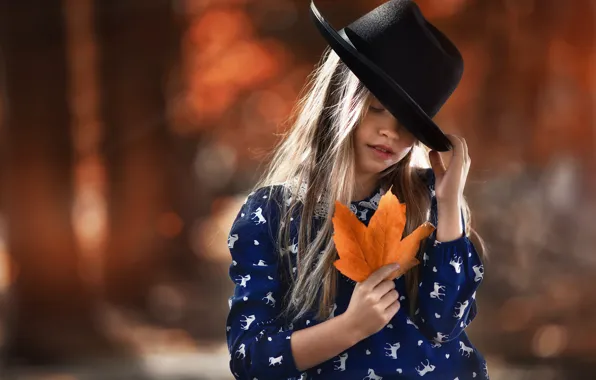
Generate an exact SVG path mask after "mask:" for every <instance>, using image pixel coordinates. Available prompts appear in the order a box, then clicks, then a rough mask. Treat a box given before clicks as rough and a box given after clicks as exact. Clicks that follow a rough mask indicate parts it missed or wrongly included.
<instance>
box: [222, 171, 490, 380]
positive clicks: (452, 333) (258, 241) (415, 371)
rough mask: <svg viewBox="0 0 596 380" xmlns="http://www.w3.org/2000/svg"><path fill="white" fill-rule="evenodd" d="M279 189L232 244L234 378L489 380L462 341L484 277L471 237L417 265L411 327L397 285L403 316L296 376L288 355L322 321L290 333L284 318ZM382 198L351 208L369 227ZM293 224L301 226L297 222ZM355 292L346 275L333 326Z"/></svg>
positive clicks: (433, 247) (240, 219) (235, 231)
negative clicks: (297, 334) (300, 334)
mask: <svg viewBox="0 0 596 380" xmlns="http://www.w3.org/2000/svg"><path fill="white" fill-rule="evenodd" d="M427 173H428V175H427V178H428V185H429V191H430V193H431V199H432V208H431V220H430V221H431V222H432V223H433V224H435V225H436V223H437V203H436V199H435V198H434V176H433V175H432V171H431V170H430V169H429V170H428V171H427ZM281 186H282V185H278V186H271V187H266V188H261V189H258V190H257V191H255V192H254V193H251V194H250V195H249V196H248V198H247V200H246V202H245V203H244V205H243V206H242V208H241V210H240V211H239V212H238V215H237V217H236V220H235V221H234V224H233V226H232V229H231V231H230V234H229V237H228V247H229V249H230V252H231V255H232V264H231V265H230V268H229V275H230V278H231V280H232V281H233V282H234V283H235V284H236V286H235V290H234V294H233V295H232V297H230V299H229V306H230V311H229V314H228V318H227V322H226V325H227V326H226V336H227V343H228V349H229V352H230V370H231V371H232V373H233V374H234V376H235V377H236V379H247V380H248V379H250V380H254V379H257V380H269V379H271V380H273V379H299V378H300V379H325V380H335V379H341V380H352V379H358V380H360V379H362V380H381V379H385V380H388V379H421V378H422V379H424V380H428V379H441V380H445V379H449V380H452V379H458V380H467V379H477V380H479V379H488V378H489V377H488V370H487V365H486V361H485V359H484V357H483V356H482V355H481V354H480V353H479V352H478V350H477V349H476V348H475V347H474V345H473V344H472V343H471V342H470V340H469V339H468V336H467V335H466V332H465V328H466V327H467V326H468V325H469V324H470V322H471V321H472V320H473V319H474V317H475V316H476V312H477V307H476V301H475V296H476V289H477V288H478V286H479V285H480V283H481V282H482V276H483V273H484V269H483V266H482V262H481V260H480V258H479V256H478V253H477V252H476V250H475V248H474V246H473V245H472V243H471V241H470V240H469V239H468V237H466V236H463V237H461V238H459V239H456V240H454V241H450V242H443V243H441V242H438V241H436V240H435V233H436V232H435V233H433V235H431V236H430V237H429V239H428V240H427V241H426V243H427V244H426V249H425V252H424V256H423V261H422V262H421V264H420V284H419V308H418V309H417V311H416V314H415V316H414V318H413V319H411V318H409V317H408V315H407V309H408V308H407V305H408V302H409V300H408V299H407V294H406V287H405V280H404V277H403V276H402V277H400V278H399V279H396V280H394V281H395V283H396V290H397V291H398V292H399V294H400V301H401V303H402V307H401V308H400V310H399V311H398V312H397V314H396V315H395V316H394V317H393V318H392V320H391V321H390V322H389V323H388V324H387V325H386V326H385V327H384V328H383V329H381V330H380V331H379V332H377V333H376V334H373V335H371V336H369V337H368V338H366V339H364V340H362V341H360V342H359V343H357V344H356V345H354V346H352V347H350V348H348V349H347V350H345V351H344V352H342V353H340V354H339V355H337V356H336V357H334V358H332V359H330V360H328V361H326V362H323V363H321V364H319V365H317V366H315V367H313V368H310V369H308V370H306V371H304V372H300V371H298V369H297V368H296V364H295V362H294V358H293V356H292V350H291V346H290V339H291V337H292V333H293V332H294V331H297V330H300V329H303V328H308V327H311V326H314V325H315V324H317V323H320V322H318V321H316V320H315V319H314V317H313V315H315V314H314V313H313V314H311V315H310V316H309V315H307V316H305V317H304V318H302V319H301V320H300V321H298V322H295V323H293V324H290V323H288V321H285V320H282V319H281V318H280V317H279V313H280V310H281V300H282V299H283V298H284V295H285V293H286V292H287V290H288V284H287V283H285V281H284V280H283V278H285V277H282V276H280V270H282V268H283V267H285V266H286V264H285V263H281V262H280V259H279V254H278V252H277V248H276V244H275V239H274V237H275V236H276V233H275V231H276V229H277V228H279V207H278V205H277V203H276V202H270V201H271V199H270V198H273V197H280V198H278V199H277V201H278V202H283V201H284V199H282V198H281V197H282V196H283V195H282V194H283V191H282V190H283V189H282V188H281ZM270 190H273V191H272V192H271V191H270ZM382 194H383V191H382V190H381V189H380V188H379V189H377V190H376V191H375V192H374V193H373V194H372V195H370V196H369V197H367V198H366V199H363V200H361V201H358V202H352V204H351V205H350V208H351V209H352V211H353V212H354V213H355V214H356V215H357V216H358V217H359V218H360V220H362V222H363V223H365V224H366V225H368V222H369V221H370V218H371V217H372V216H373V215H374V212H375V210H376V208H377V207H378V202H379V199H380V197H381V195H382ZM316 222H317V221H315V225H316ZM292 223H299V221H298V219H297V218H294V220H293V222H292ZM293 231H297V229H296V228H293ZM296 240H297V239H296ZM296 240H294V241H296ZM423 243H425V242H423ZM288 249H289V250H290V252H291V254H290V255H289V256H290V257H292V258H291V260H292V263H293V264H294V266H295V252H297V247H296V245H295V244H294V245H293V246H290V247H288ZM292 253H294V254H292ZM354 286H355V282H354V281H352V280H351V279H349V278H347V277H345V276H344V275H342V274H341V273H340V274H339V281H338V285H337V296H336V299H335V303H334V305H333V309H332V314H331V316H330V318H333V317H335V316H337V315H339V314H341V313H343V312H345V310H346V309H347V307H348V304H349V302H350V298H351V295H352V292H353V290H354Z"/></svg>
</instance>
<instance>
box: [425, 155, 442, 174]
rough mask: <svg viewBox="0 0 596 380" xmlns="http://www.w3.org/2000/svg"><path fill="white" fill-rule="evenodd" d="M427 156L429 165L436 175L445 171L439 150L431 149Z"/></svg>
mask: <svg viewBox="0 0 596 380" xmlns="http://www.w3.org/2000/svg"><path fill="white" fill-rule="evenodd" d="M428 158H429V161H430V166H431V168H432V170H433V172H435V175H436V176H440V175H442V174H443V173H445V171H446V169H445V163H444V162H443V158H442V157H441V154H440V153H439V152H437V151H436V150H431V151H430V153H429V154H428Z"/></svg>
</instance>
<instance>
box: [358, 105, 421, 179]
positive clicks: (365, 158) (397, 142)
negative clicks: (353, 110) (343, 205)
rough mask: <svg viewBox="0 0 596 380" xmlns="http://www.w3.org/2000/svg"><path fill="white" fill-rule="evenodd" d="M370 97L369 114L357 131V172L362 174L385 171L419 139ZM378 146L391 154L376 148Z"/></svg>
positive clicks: (402, 156)
mask: <svg viewBox="0 0 596 380" xmlns="http://www.w3.org/2000/svg"><path fill="white" fill-rule="evenodd" d="M371 97H372V100H371V103H370V106H369V109H368V112H367V114H366V116H365V117H364V120H363V121H362V123H361V124H360V125H359V126H358V127H357V128H356V132H355V148H356V172H357V173H358V174H359V175H367V174H378V173H380V172H382V171H383V170H385V169H387V168H388V167H390V166H392V165H394V164H396V163H397V162H399V161H400V160H401V159H402V158H404V157H405V155H406V154H408V152H409V151H410V149H412V146H414V144H415V143H416V138H415V137H414V136H413V135H412V134H411V133H410V132H409V131H408V130H407V129H406V128H405V127H403V126H402V125H401V124H400V123H399V122H398V121H397V119H395V117H393V115H392V114H391V113H389V111H387V110H386V109H385V107H383V105H382V104H381V103H380V102H379V101H378V100H377V98H375V97H374V96H372V95H371ZM379 145H381V146H384V148H385V149H386V150H390V151H391V152H389V153H385V152H382V151H379V150H378V149H376V148H373V146H379Z"/></svg>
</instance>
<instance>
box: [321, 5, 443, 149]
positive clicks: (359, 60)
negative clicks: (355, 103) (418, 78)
mask: <svg viewBox="0 0 596 380" xmlns="http://www.w3.org/2000/svg"><path fill="white" fill-rule="evenodd" d="M310 14H311V17H312V19H313V22H314V23H315V25H316V26H317V28H318V29H319V32H320V33H321V34H322V35H323V37H324V38H325V40H327V42H328V43H329V46H330V47H331V48H332V49H333V50H334V51H335V53H336V54H337V55H338V56H339V58H340V59H341V60H342V61H343V62H344V63H345V64H346V66H347V67H348V68H349V69H350V70H351V71H352V72H353V73H354V75H356V77H358V79H360V81H361V82H362V83H363V84H364V85H365V86H366V88H368V90H369V91H370V92H372V93H373V95H375V97H376V98H377V99H378V100H379V101H380V102H381V104H383V105H384V106H385V107H386V108H387V110H388V111H389V112H391V114H392V115H393V116H395V118H396V119H398V120H399V121H400V123H401V124H403V125H404V126H405V127H406V128H407V129H408V130H409V131H410V133H412V134H413V135H414V136H415V137H416V138H417V139H418V140H419V141H420V142H422V143H423V144H424V145H426V146H428V147H429V148H431V149H434V150H436V151H439V152H445V151H448V150H450V149H452V144H451V141H449V139H448V138H447V136H445V134H444V133H443V131H441V129H440V128H439V126H437V124H435V122H434V121H433V120H432V119H431V118H430V117H429V116H428V114H427V113H426V112H424V110H423V109H422V108H421V107H420V106H419V105H418V104H417V103H416V102H415V101H414V99H412V98H411V97H410V95H408V93H407V92H406V91H405V90H404V89H403V88H402V87H401V86H400V85H399V84H398V83H397V82H396V81H395V80H393V78H391V77H390V76H389V75H388V74H387V73H386V72H385V71H384V70H383V69H381V68H380V67H379V66H378V65H376V64H375V63H374V62H372V61H371V60H370V59H368V58H367V57H366V56H364V55H363V54H361V53H360V52H359V51H358V50H357V49H356V48H355V47H354V45H352V43H351V42H350V39H349V37H348V36H347V35H346V34H345V32H344V31H343V29H342V30H340V31H339V32H338V31H336V30H335V29H334V28H333V27H332V26H331V25H330V24H329V23H328V22H327V20H325V18H324V17H323V16H322V15H321V13H320V12H319V10H318V9H317V7H316V6H315V4H314V2H313V1H311V3H310Z"/></svg>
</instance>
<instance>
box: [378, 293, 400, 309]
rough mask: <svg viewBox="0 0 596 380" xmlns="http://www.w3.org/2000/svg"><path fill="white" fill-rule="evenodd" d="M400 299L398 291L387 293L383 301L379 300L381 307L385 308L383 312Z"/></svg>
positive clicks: (382, 298)
mask: <svg viewBox="0 0 596 380" xmlns="http://www.w3.org/2000/svg"><path fill="white" fill-rule="evenodd" d="M398 298H399V293H398V292H397V290H392V291H390V292H387V293H386V294H385V295H384V296H383V297H381V299H380V300H379V306H380V307H381V308H383V310H385V309H387V308H388V307H389V306H391V305H392V304H393V303H394V302H395V301H397V300H398Z"/></svg>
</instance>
